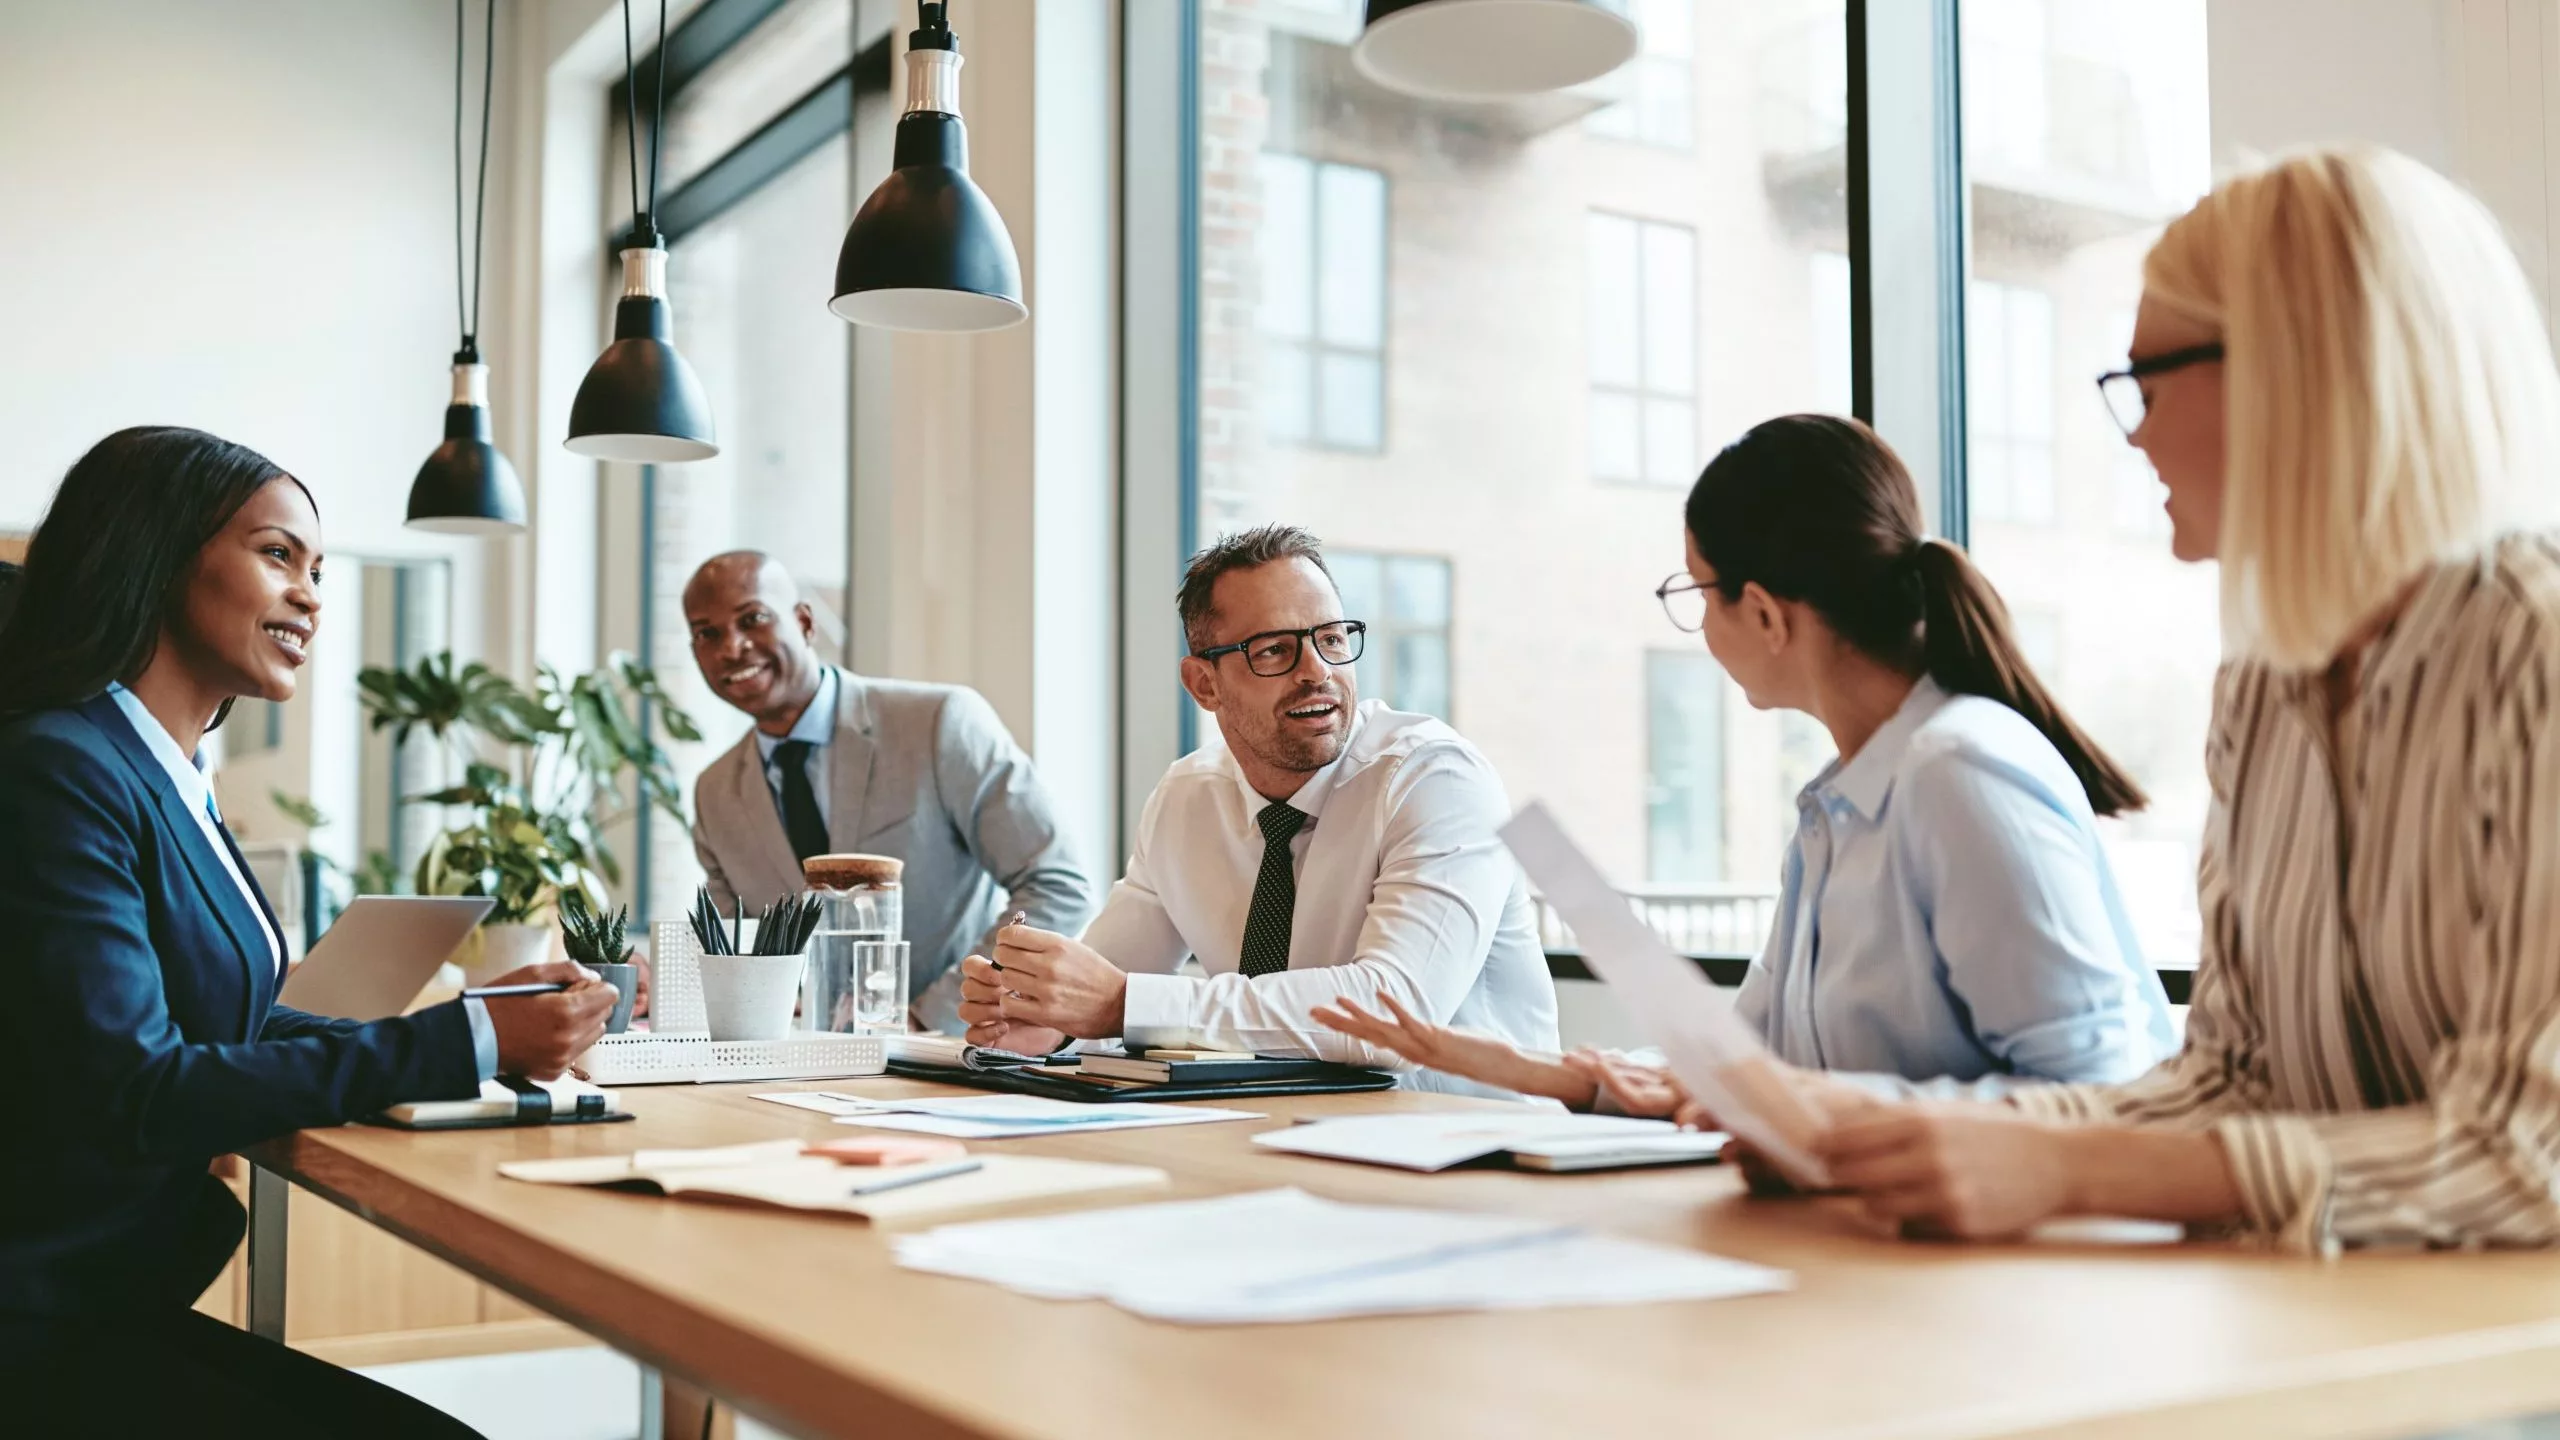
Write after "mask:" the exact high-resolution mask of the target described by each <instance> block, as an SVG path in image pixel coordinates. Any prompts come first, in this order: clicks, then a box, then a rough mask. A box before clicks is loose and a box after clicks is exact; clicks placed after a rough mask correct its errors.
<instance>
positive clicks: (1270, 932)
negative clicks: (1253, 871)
mask: <svg viewBox="0 0 2560 1440" xmlns="http://www.w3.org/2000/svg"><path fill="white" fill-rule="evenodd" d="M1254 823H1255V824H1256V825H1259V826H1261V827H1262V872H1261V873H1260V874H1258V875H1256V876H1255V877H1254V879H1253V908H1252V909H1250V910H1247V911H1246V912H1245V916H1244V950H1243V954H1242V958H1241V960H1240V961H1239V962H1238V964H1237V966H1236V968H1237V969H1239V970H1241V971H1243V972H1244V974H1245V976H1246V978H1248V979H1250V978H1252V977H1253V976H1256V975H1277V974H1279V973H1280V972H1281V971H1283V970H1286V969H1288V968H1289V919H1290V917H1291V916H1292V915H1293V914H1295V913H1296V912H1297V909H1298V872H1297V871H1296V870H1295V869H1293V868H1292V867H1291V866H1290V864H1289V842H1290V841H1291V840H1293V839H1295V838H1297V834H1298V831H1299V830H1301V829H1303V828H1305V826H1306V823H1307V817H1306V816H1305V815H1304V814H1303V813H1301V812H1299V811H1296V810H1292V809H1290V808H1289V807H1288V806H1286V805H1282V804H1272V805H1266V806H1264V807H1263V810H1262V813H1261V814H1260V815H1257V816H1255V817H1254Z"/></svg>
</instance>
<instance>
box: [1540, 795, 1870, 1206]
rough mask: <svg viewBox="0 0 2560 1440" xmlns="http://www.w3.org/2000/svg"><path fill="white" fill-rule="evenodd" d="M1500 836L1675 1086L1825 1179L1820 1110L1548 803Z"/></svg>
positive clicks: (1735, 1129)
mask: <svg viewBox="0 0 2560 1440" xmlns="http://www.w3.org/2000/svg"><path fill="white" fill-rule="evenodd" d="M1502 839H1503V843H1505V844H1507V845H1509V846H1510V847H1511V853H1512V854H1513V855H1516V856H1518V857H1519V860H1520V865H1521V868H1522V869H1525V870H1527V871H1528V872H1529V878H1530V880H1532V881H1533V882H1535V883H1536V884H1537V886H1538V888H1539V890H1540V891H1541V892H1543V893H1544V894H1545V895H1546V897H1547V903H1548V904H1550V905H1552V906H1554V907H1555V909H1556V913H1557V914H1559V915H1562V916H1563V917H1564V920H1565V923H1566V924H1568V925H1570V926H1572V927H1573V933H1574V935H1575V937H1576V938H1578V939H1579V940H1580V941H1581V942H1582V958H1583V960H1584V962H1585V963H1586V964H1588V965H1589V966H1590V967H1591V972H1592V973H1593V974H1595V975H1597V976H1599V977H1600V978H1601V979H1602V980H1605V981H1607V982H1608V984H1609V988H1610V989H1612V990H1614V991H1616V992H1617V993H1618V998H1619V1000H1620V1001H1621V1002H1622V1003H1623V1004H1624V1005H1625V1006H1626V1010H1627V1013H1628V1014H1630V1015H1632V1016H1634V1017H1635V1019H1636V1022H1637V1024H1638V1025H1639V1026H1640V1027H1642V1028H1643V1029H1644V1030H1645V1032H1646V1034H1645V1038H1646V1039H1647V1040H1650V1041H1651V1042H1653V1043H1654V1044H1655V1045H1658V1046H1660V1047H1661V1048H1662V1053H1663V1057H1664V1059H1665V1060H1667V1061H1668V1062H1669V1064H1670V1069H1671V1074H1672V1076H1673V1078H1675V1079H1677V1080H1678V1081H1679V1082H1680V1085H1681V1088H1682V1089H1685V1090H1687V1091H1688V1092H1689V1094H1690V1096H1691V1098H1693V1099H1694V1100H1696V1101H1697V1102H1698V1103H1699V1104H1701V1105H1704V1106H1705V1107H1706V1109H1707V1111H1708V1113H1710V1114H1712V1115H1714V1116H1715V1117H1716V1120H1717V1122H1718V1124H1719V1126H1720V1127H1721V1128H1722V1129H1724V1130H1726V1131H1729V1132H1731V1133H1732V1134H1733V1135H1735V1136H1737V1137H1739V1138H1740V1139H1742V1141H1743V1142H1744V1143H1746V1144H1748V1145H1749V1146H1750V1147H1751V1148H1752V1149H1753V1150H1755V1151H1757V1152H1758V1153H1759V1154H1760V1155H1762V1156H1764V1157H1766V1158H1767V1159H1768V1161H1769V1162H1770V1163H1771V1164H1772V1165H1774V1166H1776V1167H1777V1169H1778V1170H1779V1171H1780V1172H1781V1173H1783V1174H1784V1175H1785V1176H1786V1177H1787V1178H1788V1179H1789V1180H1791V1181H1793V1182H1795V1183H1796V1184H1797V1185H1799V1186H1802V1187H1804V1188H1807V1189H1820V1188H1822V1187H1823V1186H1825V1185H1827V1184H1828V1183H1829V1182H1830V1175H1829V1172H1827V1171H1826V1170H1825V1169H1824V1168H1823V1165H1822V1162H1821V1161H1820V1160H1819V1159H1818V1158H1816V1156H1815V1154H1814V1149H1813V1147H1814V1142H1815V1140H1816V1137H1818V1136H1820V1135H1821V1134H1822V1132H1823V1130H1824V1128H1825V1121H1824V1118H1823V1116H1822V1113H1821V1112H1820V1111H1819V1110H1817V1109H1815V1108H1814V1106H1813V1105H1811V1104H1810V1103H1808V1102H1807V1101H1806V1100H1805V1098H1804V1097H1803V1096H1802V1095H1800V1094H1798V1093H1797V1091H1796V1088H1795V1087H1794V1086H1793V1085H1792V1084H1790V1083H1789V1082H1788V1079H1787V1075H1786V1070H1785V1067H1784V1066H1783V1065H1782V1064H1780V1062H1779V1061H1778V1059H1777V1057H1776V1056H1774V1055H1771V1054H1770V1053H1769V1050H1768V1047H1767V1046H1765V1045H1763V1044H1761V1043H1760V1037H1759V1036H1757V1035H1754V1034H1752V1033H1751V1031H1750V1028H1749V1027H1747V1026H1745V1025H1744V1024H1743V1023H1742V1022H1741V1021H1739V1020H1737V1019H1735V1018H1734V1017H1733V1012H1732V1010H1731V1009H1730V1008H1729V1007H1727V1006H1725V1005H1723V1004H1721V1003H1720V1002H1719V1001H1718V999H1717V997H1716V995H1715V993H1714V987H1712V986H1710V985H1709V984H1708V983H1707V979H1706V977H1705V976H1703V975H1700V974H1699V973H1698V971H1697V967H1695V966H1693V965H1691V964H1690V963H1689V962H1688V961H1686V960H1684V959H1682V958H1681V957H1680V956H1678V955H1676V954H1674V953H1672V950H1671V947H1670V946H1668V945H1665V944H1663V943H1662V938H1661V937H1660V936H1658V935H1656V934H1654V933H1653V931H1652V929H1651V928H1650V927H1648V926H1647V925H1645V923H1644V922H1643V921H1641V920H1639V919H1637V918H1636V915H1635V912H1634V911H1633V910H1631V909H1630V908H1628V905H1627V901H1626V897H1625V896H1623V895H1621V894H1619V893H1618V891H1617V890H1616V888H1615V887H1613V886H1611V885H1610V884H1609V882H1608V879H1607V877H1605V876H1603V875H1602V874H1601V873H1600V868H1599V867H1598V866H1596V865H1594V864H1592V863H1591V857H1590V856H1588V855H1585V854H1584V853H1582V851H1581V850H1580V849H1579V848H1577V847H1576V846H1575V845H1574V843H1573V841H1572V840H1570V839H1568V838H1567V837H1566V835H1565V833H1564V827H1562V826H1560V825H1558V824H1557V823H1556V819H1555V817H1554V816H1553V815H1551V814H1549V813H1548V811H1547V808H1546V807H1545V806H1544V805H1539V804H1532V805H1530V806H1529V807H1528V808H1527V809H1525V810H1523V811H1521V812H1520V813H1519V814H1518V815H1515V816H1513V817H1512V819H1511V823H1510V824H1508V825H1506V826H1504V827H1502Z"/></svg>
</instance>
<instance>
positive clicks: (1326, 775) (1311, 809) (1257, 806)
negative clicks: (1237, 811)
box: [1227, 706, 1362, 825]
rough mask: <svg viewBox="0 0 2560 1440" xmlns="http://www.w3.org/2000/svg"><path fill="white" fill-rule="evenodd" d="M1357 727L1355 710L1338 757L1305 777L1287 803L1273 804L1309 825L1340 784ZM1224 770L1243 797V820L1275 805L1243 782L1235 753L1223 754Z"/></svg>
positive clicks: (1245, 780) (1357, 737)
mask: <svg viewBox="0 0 2560 1440" xmlns="http://www.w3.org/2000/svg"><path fill="white" fill-rule="evenodd" d="M1361 726H1362V717H1361V712H1360V709H1359V707H1356V706H1355V707H1353V709H1352V711H1351V733H1350V734H1348V735H1346V736H1344V737H1343V739H1342V753H1340V754H1338V755H1336V756H1334V757H1333V760H1332V761H1331V763H1329V764H1327V765H1326V766H1325V767H1324V768H1323V769H1321V770H1318V771H1315V772H1314V773H1312V774H1310V775H1309V776H1307V778H1306V781H1305V783H1303V784H1301V785H1299V786H1298V788H1297V789H1296V790H1295V791H1294V792H1292V793H1291V794H1290V796H1289V798H1288V799H1286V800H1284V801H1279V802H1276V803H1279V804H1284V805H1287V806H1288V807H1289V808H1290V809H1292V810H1295V811H1297V812H1298V813H1299V814H1301V815H1304V816H1306V817H1307V821H1308V823H1309V824H1310V825H1312V824H1313V823H1314V822H1315V820H1316V818H1317V817H1318V816H1319V815H1321V814H1322V813H1323V811H1324V802H1325V797H1327V796H1329V795H1331V794H1332V793H1333V789H1334V786H1335V785H1337V784H1339V783H1341V780H1342V773H1343V770H1344V768H1345V766H1346V763H1347V762H1348V761H1349V760H1350V759H1351V746H1352V744H1353V743H1354V742H1356V741H1357V740H1358V739H1359V738H1360V730H1361ZM1227 770H1228V773H1230V774H1232V775H1234V776H1235V780H1236V789H1237V791H1238V792H1239V793H1241V794H1242V795H1243V796H1244V813H1245V816H1246V818H1248V819H1250V818H1252V817H1253V816H1256V815H1260V814H1261V813H1262V811H1263V807H1264V806H1267V805H1270V804H1273V803H1275V802H1274V801H1272V800H1270V799H1269V798H1268V797H1266V796H1264V795H1263V793H1262V792H1261V791H1259V790H1256V789H1254V788H1253V782H1252V781H1250V780H1247V779H1246V778H1244V766H1243V765H1242V764H1240V763H1239V762H1238V761H1237V760H1236V758H1235V752H1234V751H1232V750H1230V751H1228V753H1227Z"/></svg>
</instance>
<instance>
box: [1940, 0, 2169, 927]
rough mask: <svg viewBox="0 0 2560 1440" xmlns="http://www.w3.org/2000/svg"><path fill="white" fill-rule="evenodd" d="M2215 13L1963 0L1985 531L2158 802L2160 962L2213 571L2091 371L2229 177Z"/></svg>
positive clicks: (2146, 0) (2139, 867)
mask: <svg viewBox="0 0 2560 1440" xmlns="http://www.w3.org/2000/svg"><path fill="white" fill-rule="evenodd" d="M2204 9H2205V7H2204V3H2203V0H1965V4H1964V5H1963V7H1962V12H1961V13H1962V17H1963V24H1964V37H1963V39H1964V60H1963V77H1964V106H1965V123H1964V133H1965V135H1966V137H1967V149H1968V153H1967V155H1966V161H1967V166H1968V170H1969V172H1970V184H1971V188H1972V197H1971V198H1972V204H1971V207H1970V209H1971V214H1972V217H1973V234H1972V237H1971V239H1972V250H1973V253H1974V255H1975V257H1976V264H1975V274H1976V279H1975V281H1974V284H1973V286H1972V293H1971V297H1970V304H1969V305H1968V306H1967V312H1968V313H1967V316H1966V319H1967V326H1966V349H1967V359H1968V365H1967V368H1966V376H1965V378H1966V386H1967V391H1968V396H1969V405H1968V409H1969V411H1970V421H1971V425H1970V432H1971V433H1970V435H1969V444H1968V446H1967V455H1968V460H1969V468H1970V471H1971V491H1970V498H1971V500H1972V502H1973V503H1972V507H1971V508H1972V536H1971V542H1972V547H1973V551H1974V555H1975V557H1976V558H1977V559H1978V560H1980V561H1981V562H1982V564H1983V566H1984V568H1985V570H1986V571H1987V572H1988V573H1989V574H1990V576H1991V578H1992V580H1993V582H1994V583H1996V584H1997V585H1998V586H1999V587H2000V590H2001V592H2002V594H2003V595H2004V596H2005V598H2006V599H2007V600H2008V603H2009V608H2010V611H2011V613H2012V615H2013V616H2015V617H2016V620H2017V623H2018V631H2019V636H2020V639H2021V641H2022V642H2023V644H2024V645H2025V648H2026V650H2027V653H2028V655H2029V658H2030V660H2031V661H2032V662H2033V663H2034V664H2036V665H2037V666H2038V668H2039V669H2041V670H2042V671H2043V672H2044V674H2045V677H2046V679H2047V680H2048V681H2049V682H2050V683H2052V684H2053V685H2054V687H2055V689H2056V691H2057V693H2058V694H2059V695H2060V697H2061V699H2062V701H2063V703H2064V704H2065V705H2066V706H2067V707H2068V708H2069V709H2070V711H2071V713H2072V715H2073V716H2074V718H2076V719H2078V720H2079V721H2080V722H2081V723H2082V724H2083V725H2085V726H2086V727H2088V729H2089V730H2090V732H2091V733H2092V734H2093V735H2095V736H2096V737H2097V739H2098V741H2099V743H2100V744H2101V745H2103V746H2104V747H2106V749H2107V750H2108V751H2109V753H2111V754H2112V755H2113V756H2114V757H2115V758H2116V759H2117V760H2118V761H2119V762H2120V763H2122V764H2123V765H2125V766H2126V767H2127V768H2128V769H2130V770H2131V771H2132V772H2133V775H2134V777H2135V778H2136V779H2137V780H2139V781H2140V782H2141V783H2142V785H2143V787H2144V788H2145V789H2146V790H2148V791H2149V792H2150V795H2151V805H2150V808H2149V809H2147V810H2145V811H2143V812H2142V813H2141V814H2139V815H2135V816H2131V817H2128V818H2126V819H2125V820H2123V821H2122V822H2116V823H2110V824H2108V825H2106V826H2105V827H2103V828H2104V831H2105V834H2106V838H2107V843H2108V848H2109V852H2110V854H2111V856H2112V857H2113V859H2114V862H2115V867H2116V871H2117V874H2118V877H2119V879H2120V880H2121V881H2122V882H2123V884H2124V886H2125V889H2126V891H2127V898H2128V901H2129V907H2130V909H2131V912H2132V914H2133V917H2134V920H2135V923H2136V925H2137V926H2138V927H2139V928H2140V930H2141V932H2142V936H2143V942H2144V946H2145V949H2146V950H2147V951H2148V952H2149V958H2150V959H2151V960H2152V962H2153V963H2155V964H2165V965H2182V964H2188V963H2192V961H2193V959H2194V957H2195V952H2196V939H2197V934H2198V929H2197V922H2196V910H2195V857H2196V841H2197V837H2198V835H2199V834H2200V833H2201V832H2202V829H2203V824H2204V812H2205V806H2206V800H2207V796H2206V791H2205V782H2204V768H2203V759H2204V731H2205V721H2206V710H2207V707H2208V705H2209V704H2210V703H2211V691H2212V683H2213V670H2214V665H2215V663H2216V660H2217V657H2218V656H2219V653H2220V644H2219V639H2218V625H2217V620H2216V611H2215V584H2216V582H2215V577H2214V573H2213V570H2212V568H2211V567H2210V566H2196V565H2181V564H2179V563H2178V562H2177V561H2175V560H2173V559H2171V558H2170V555H2169V548H2168V538H2167V536H2168V527H2167V525H2166V523H2165V520H2164V517H2163V515H2162V512H2161V510H2160V498H2161V490H2160V487H2159V484H2158V482H2157V481H2156V480H2154V479H2153V478H2152V477H2151V474H2150V470H2149V467H2148V466H2146V465H2145V464H2144V462H2143V460H2142V457H2141V454H2140V452H2138V451H2135V450H2133V449H2131V448H2130V447H2128V446H2127V445H2126V444H2125V443H2124V439H2123V437H2122V436H2121V435H2120V434H2119V433H2118V432H2117V430H2116V428H2115V426H2114V424H2113V423H2112V422H2110V421H2109V420H2108V418H2107V414H2106V411H2105V410H2104V408H2103V407H2102V406H2101V404H2100V402H2099V400H2098V397H2097V394H2096V392H2095V391H2094V390H2093V389H2092V388H2091V386H2090V379H2091V377H2092V376H2094V375H2096V374H2097V373H2098V372H2099V371H2101V370H2105V369H2110V368H2112V367H2114V366H2118V365H2121V364H2123V363H2124V354H2125V346H2126V344H2127V342H2128V341H2129V340H2130V338H2131V335H2132V330H2133V311H2134V305H2135V302H2136V300H2137V299H2138V298H2139V296H2140V293H2141V262H2142V255H2143V252H2144V250H2145V249H2147V248H2148V247H2149V246H2150V244H2151V241H2152V239H2153V237H2154V236H2156V235H2157V234H2158V233H2159V227H2160V225H2161V224H2162V223H2163V222H2164V221H2166V220H2168V219H2169V218H2170V217H2171V216H2173V215H2175V214H2177V213H2178V212H2179V211H2181V210H2183V209H2184V208H2185V207H2186V206H2187V205H2189V204H2190V203H2192V202H2193V201H2194V199H2195V198H2196V196H2197V195H2199V194H2200V193H2202V192H2203V190H2204V188H2205V186H2206V184H2207V182H2208V179H2209V148H2208V132H2207V129H2206V85H2205V22H2204Z"/></svg>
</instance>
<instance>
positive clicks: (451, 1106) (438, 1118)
mask: <svg viewBox="0 0 2560 1440" xmlns="http://www.w3.org/2000/svg"><path fill="white" fill-rule="evenodd" d="M630 1118H631V1113H630V1112H629V1111H627V1110H625V1109H623V1108H622V1097H621V1096H619V1095H616V1094H615V1093H614V1092H612V1091H610V1090H604V1089H599V1088H597V1087H596V1086H594V1085H590V1084H588V1083H587V1082H586V1081H584V1080H581V1079H578V1078H577V1077H576V1076H574V1075H563V1076H561V1077H560V1078H559V1079H557V1080H525V1079H520V1078H518V1077H516V1076H512V1075H510V1076H504V1077H501V1078H499V1079H495V1080H483V1081H481V1082H480V1094H479V1097H478V1098H477V1099H472V1100H414V1101H410V1102H408V1103H406V1104H401V1105H394V1106H392V1107H391V1108H389V1109H387V1110H385V1111H383V1112H382V1113H381V1114H380V1115H377V1116H375V1117H373V1119H374V1123H376V1124H381V1125H388V1126H391V1127H393V1128H394V1129H399V1130H488V1129H495V1128H497V1127H499V1126H502V1125H590V1124H597V1123H601V1122H610V1121H615V1120H628V1119H630Z"/></svg>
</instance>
